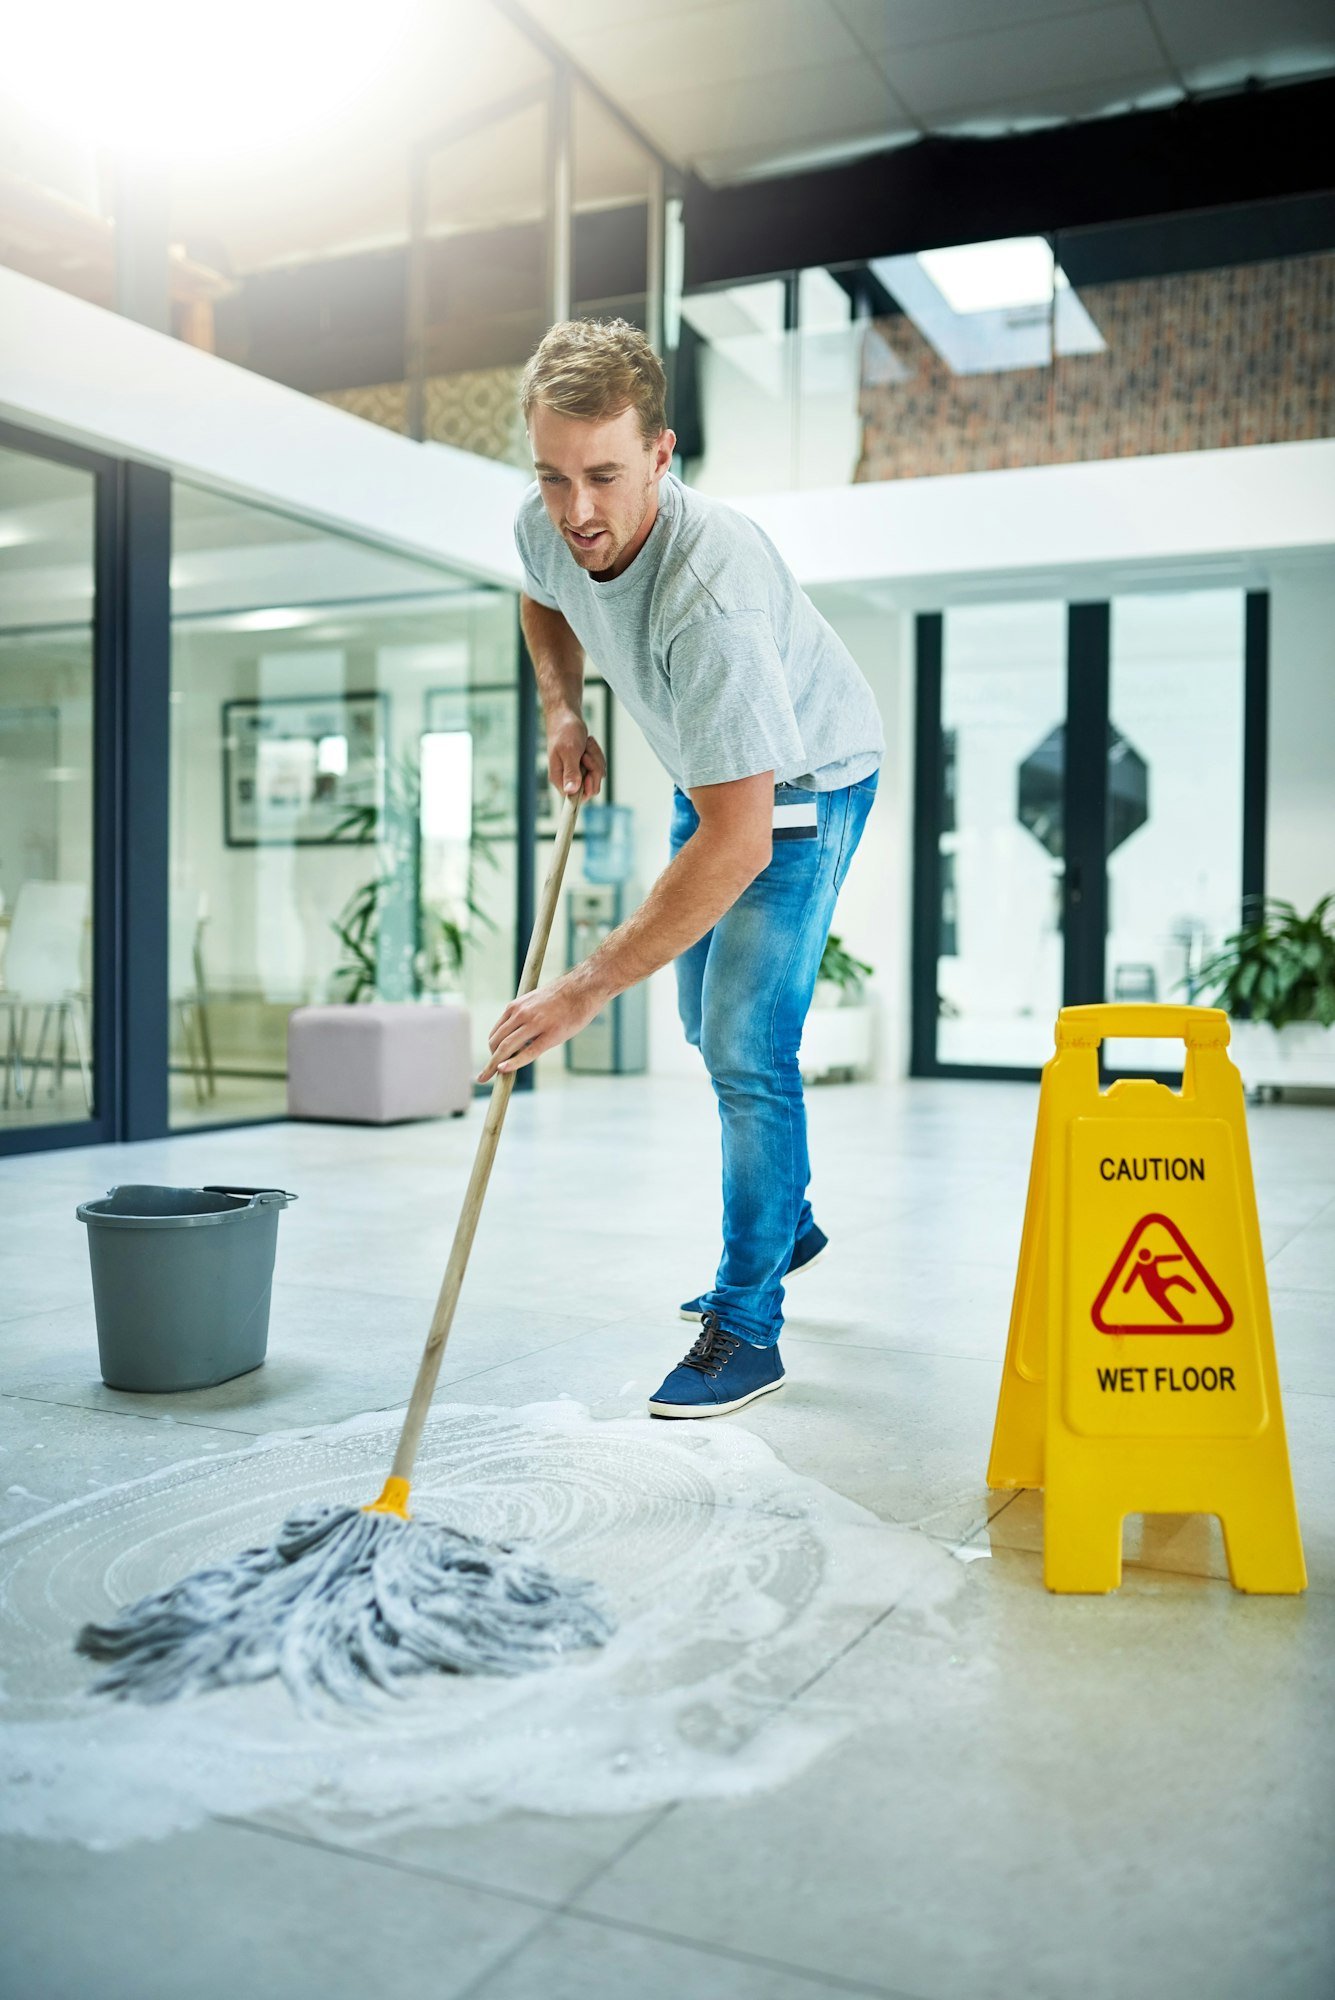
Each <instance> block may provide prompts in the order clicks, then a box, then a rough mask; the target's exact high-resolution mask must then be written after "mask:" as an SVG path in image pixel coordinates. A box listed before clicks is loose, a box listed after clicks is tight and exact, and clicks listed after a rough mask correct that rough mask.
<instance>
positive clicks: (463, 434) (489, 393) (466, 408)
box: [319, 368, 533, 471]
mask: <svg viewBox="0 0 1335 2000" xmlns="http://www.w3.org/2000/svg"><path fill="white" fill-rule="evenodd" d="M522 373H523V370H522V369H520V368H477V369H472V370H470V371H469V372H468V373H466V374H460V375H433V376H431V377H430V378H429V379H428V381H427V385H426V433H427V436H428V437H429V438H432V439H434V440H435V442H436V443H438V444H453V445H458V446H459V448H460V449H461V450H462V451H475V452H478V453H480V454H481V455H482V456H483V457H484V458H499V459H504V460H505V461H506V462H507V463H509V464H511V465H518V466H520V467H522V468H523V469H524V470H525V471H531V470H532V466H533V459H532V454H531V453H530V452H529V449H528V440H527V438H526V436H525V434H524V424H523V419H522V418H521V416H520V414H519V378H520V376H521V374H522ZM319 400H320V401H321V402H322V403H333V404H334V405H335V406H336V407H337V408H338V409H340V410H351V411H352V413H353V415H354V416H358V417H365V418H366V419H367V421H368V422H369V423H373V424H383V425H384V427H385V429H386V430H391V431H403V430H406V429H407V427H408V391H407V388H406V386H405V385H404V384H403V383H402V382H384V383H380V384H378V385H377V386H376V387H374V388H369V389H337V390H330V391H329V392H328V393H327V394H325V395H322V396H321V397H320V399H319Z"/></svg>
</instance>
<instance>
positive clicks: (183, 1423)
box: [0, 1389, 266, 1438]
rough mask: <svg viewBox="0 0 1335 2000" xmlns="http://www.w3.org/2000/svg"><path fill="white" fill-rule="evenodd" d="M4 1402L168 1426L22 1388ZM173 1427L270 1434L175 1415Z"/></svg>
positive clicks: (145, 1413) (143, 1414)
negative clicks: (37, 1393) (31, 1393)
mask: <svg viewBox="0 0 1335 2000" xmlns="http://www.w3.org/2000/svg"><path fill="white" fill-rule="evenodd" d="M0 1403H30V1404H32V1405H33V1406H34V1407H35V1408H37V1409H42V1410H78V1411H80V1412H81V1414H82V1415H83V1416H86V1417H129V1418H130V1419H131V1421H132V1422H134V1423H138V1424H166V1423H167V1418H166V1417H158V1416H155V1415H154V1414H153V1412H152V1411H151V1410H122V1409H120V1408H119V1407H117V1406H116V1405H114V1404H109V1403H70V1402H66V1401H65V1399H64V1398H63V1397H60V1396H32V1395H28V1394H25V1392H24V1391H23V1390H22V1389H0ZM170 1421H171V1427H172V1428H173V1429H175V1428H180V1429H182V1430H195V1431H202V1430H211V1431H225V1432H226V1433H227V1435H228V1437H241V1438H257V1437H263V1436H265V1435H266V1433H265V1432H263V1431H243V1430H238V1429H237V1427H236V1425H235V1424H218V1423H206V1422H205V1421H204V1420H203V1419H202V1418H200V1417H179V1416H177V1415H176V1413H175V1411H173V1412H172V1413H171V1420H170Z"/></svg>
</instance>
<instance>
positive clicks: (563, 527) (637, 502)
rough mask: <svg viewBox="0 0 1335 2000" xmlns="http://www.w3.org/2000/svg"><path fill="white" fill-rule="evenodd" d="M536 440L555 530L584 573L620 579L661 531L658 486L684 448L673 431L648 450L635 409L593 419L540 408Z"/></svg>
mask: <svg viewBox="0 0 1335 2000" xmlns="http://www.w3.org/2000/svg"><path fill="white" fill-rule="evenodd" d="M528 436H529V443H530V445H531V446H532V448H533V468H534V471H535V472H536V473H537V476H538V485H539V488H540V489H541V492H542V497H543V500H544V501H545V503H546V507H547V512H548V515H549V516H550V518H551V523H552V526H553V527H554V528H555V529H556V532H557V533H558V534H559V535H560V537H561V539H562V541H563V542H564V543H565V545H566V547H567V548H568V549H569V550H570V553H571V554H572V555H573V556H574V558H575V561H576V562H577V563H578V564H579V566H580V568H581V569H584V570H588V571H589V573H590V574H591V575H593V576H603V575H606V574H611V575H613V576H619V575H620V573H621V571H622V570H623V569H626V568H628V567H629V565H630V563H631V561H632V560H633V558H634V557H635V556H636V555H637V554H638V553H639V550H640V548H641V546H642V545H643V543H644V541H645V539H646V537H647V536H648V533H649V530H650V528H651V527H652V526H653V523H654V516H655V514H656V512H657V509H658V482H659V480H660V479H661V478H662V477H663V474H664V473H665V472H666V471H667V469H668V467H669V466H670V465H671V463H672V451H673V447H674V446H675V444H676V439H675V438H674V437H673V435H672V432H671V431H662V432H660V434H659V436H658V438H657V439H656V441H655V442H654V443H653V444H652V445H647V444H646V443H645V442H644V439H643V438H642V436H641V435H640V425H639V418H638V417H637V415H636V413H635V411H634V410H633V409H628V410H622V411H621V412H620V414H619V415H618V416H615V417H603V418H600V419H597V420H596V421H589V420H588V419H586V418H583V417H563V416H561V415H559V414H558V412H557V411H555V410H549V409H546V408H544V407H543V405H542V404H538V405H536V406H535V408H534V409H533V410H532V411H531V413H530V415H529V425H528Z"/></svg>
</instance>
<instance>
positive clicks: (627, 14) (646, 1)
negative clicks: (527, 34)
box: [523, 0, 730, 45]
mask: <svg viewBox="0 0 1335 2000" xmlns="http://www.w3.org/2000/svg"><path fill="white" fill-rule="evenodd" d="M729 4H730V0H523V6H524V11H525V13H526V14H527V15H528V17H529V19H530V20H531V21H534V22H536V24H537V25H538V26H539V27H540V28H545V29H546V31H547V33H548V34H549V35H552V36H554V37H555V39H556V40H557V41H559V42H561V43H562V44H563V45H565V44H568V43H569V41H570V39H571V37H572V36H574V35H589V34H593V33H594V32H596V31H597V30H598V29H600V28H607V29H609V30H616V29H618V28H623V27H625V25H626V23H627V22H629V21H634V22H640V21H655V20H657V19H658V18H659V17H660V16H661V15H662V14H664V13H667V12H671V14H672V15H673V17H674V19H680V20H681V21H683V22H685V20H686V17H687V16H688V15H691V14H710V13H715V12H717V11H718V9H719V8H720V7H726V6H728V5H729Z"/></svg>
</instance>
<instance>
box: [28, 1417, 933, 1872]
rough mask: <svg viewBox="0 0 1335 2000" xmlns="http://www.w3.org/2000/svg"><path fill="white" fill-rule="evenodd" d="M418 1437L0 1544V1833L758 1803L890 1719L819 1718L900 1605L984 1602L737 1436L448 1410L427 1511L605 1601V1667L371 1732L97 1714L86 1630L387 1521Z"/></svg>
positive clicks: (337, 1436) (377, 1715)
mask: <svg viewBox="0 0 1335 2000" xmlns="http://www.w3.org/2000/svg"><path fill="white" fill-rule="evenodd" d="M400 1421H401V1417H400V1413H397V1412H393V1411H388V1412H380V1413H377V1414H375V1415H372V1416H367V1417H359V1418H355V1419H353V1420H352V1421H351V1422H349V1423H346V1424H341V1425H337V1426H334V1427H331V1428H326V1429H321V1430H315V1431H305V1432H293V1433H288V1434H285V1435H280V1436H276V1437H272V1438H266V1439H263V1440H261V1441H260V1442H259V1443H258V1444H257V1445H253V1446H247V1447H246V1448H245V1449H244V1450H242V1451H239V1452H236V1453H233V1454H229V1455H227V1456H217V1455H211V1456H209V1457H207V1458H201V1459H195V1460H192V1461H189V1462H186V1463H183V1464H179V1465H175V1466H172V1467H170V1468H167V1469H165V1470H163V1471H160V1472H156V1473H153V1474H150V1475H149V1476H148V1477H146V1478H141V1479H137V1480H135V1481H132V1482H130V1483H128V1484H126V1485H123V1486H117V1487H112V1488H109V1489H106V1490H104V1491H102V1492H99V1493H97V1494H95V1495H90V1496H89V1497H88V1498H86V1499H80V1500H75V1501H71V1502H69V1503H67V1504H66V1505H63V1506H59V1507H56V1508H53V1509H52V1510H51V1511H50V1512H48V1513H46V1514H43V1515H40V1516H38V1517H37V1518H35V1519H33V1520H31V1521H28V1522H25V1523H23V1524H22V1525H21V1526H20V1527H17V1528H14V1529H11V1530H10V1531H9V1532H8V1533H7V1534H5V1535H0V1628H2V1629H3V1631H4V1642H3V1661H2V1662H0V1831H7V1832H12V1833H18V1834H24V1835H29V1836H32V1837H36V1838H46V1839H66V1840H77V1841H80V1842H83V1843H84V1844H86V1845H88V1846H92V1847H115V1846H120V1845H124V1844H126V1843H128V1842H131V1841H135V1840H141V1839H151V1838H156V1837H161V1836H162V1835H164V1834H167V1833H171V1832H175V1831H180V1830H184V1829H185V1828H188V1827H190V1826H194V1825H197V1824H199V1823H200V1822H201V1821H203V1820H204V1819H206V1818H208V1817H210V1816H212V1815H218V1814H233V1815H244V1814H256V1813H263V1814H266V1815H268V1816H270V1817H271V1818H274V1819H276V1820H278V1821H279V1822H281V1823H282V1824H284V1825H286V1826H288V1827H290V1828H292V1829H293V1830H296V1831H301V1832H307V1833H310V1834H312V1835H315V1836H317V1837H320V1838H323V1839H333V1840H338V1839H339V1838H340V1837H344V1838H348V1839H358V1840H361V1841H365V1840H366V1839H367V1838H374V1837H375V1836H377V1835H387V1834H392V1833H396V1832H401V1831H405V1830H409V1829H414V1828H423V1827H451V1826H459V1825H464V1824H467V1823H470V1822H477V1821H481V1820H486V1819H491V1818H495V1817H497V1816H499V1815H501V1814H503V1813H506V1812H510V1811H514V1810H516V1809H527V1810H529V1811H536V1812H546V1813H558V1814H581V1813H613V1812H636V1811H641V1810H644V1809H646V1808H649V1807H654V1806H659V1805H664V1804H667V1803H670V1802H672V1801H674V1800H678V1799H686V1798H691V1799H702V1798H715V1799H721V1798H735V1797H740V1796H744V1795H746V1794H749V1793H752V1792H755V1791H757V1790H760V1789H763V1788H765V1787H768V1786H773V1785H778V1784H782V1783H784V1782H786V1781H787V1780H788V1779H790V1778H791V1777H793V1776H795V1775H796V1774H797V1773H798V1772H799V1771H800V1770H802V1769H804V1768H805V1767H806V1766H807V1765H808V1764H809V1763H811V1762H812V1761H813V1760H814V1759H815V1758H816V1757H817V1756H819V1755H820V1754H822V1752H823V1751H825V1750H826V1749H827V1748H829V1747H832V1746H833V1744H834V1743H836V1742H837V1741H839V1740H841V1739H842V1738H843V1737H844V1736H846V1735H847V1734H848V1733H849V1732H850V1731H851V1730H852V1729H855V1728H857V1727H858V1726H859V1725H860V1724H861V1723H863V1722H865V1721H866V1720H867V1716H866V1714H865V1712H858V1711H855V1710H854V1709H852V1708H850V1707H849V1706H847V1705H846V1704H845V1705H840V1704H839V1703H838V1702H835V1701H833V1700H831V1699H829V1698H825V1697H823V1696H822V1692H821V1687H820V1676H821V1674H822V1671H823V1669H824V1668H825V1667H826V1666H828V1665H829V1663H830V1662H831V1661H832V1660H833V1659H834V1658H835V1657H836V1656H837V1655H838V1654H839V1653H840V1652H841V1651H843V1650H844V1649H845V1648H846V1647H847V1646H849V1645H851V1644H852V1643H853V1642H854V1641H855V1640H856V1639H857V1637H858V1636H859V1635H860V1634H861V1633H863V1632H864V1631H866V1630H867V1629H868V1627H869V1626H870V1625H871V1624H873V1623H874V1622H875V1621H876V1620H877V1619H879V1618H881V1617H882V1616H884V1614H885V1613H886V1612H887V1611H888V1610H889V1609H890V1608H891V1607H893V1606H897V1605H898V1606H904V1605H908V1606H909V1607H911V1610H910V1611H909V1612H908V1613H907V1614H905V1613H903V1612H901V1614H900V1615H911V1616H914V1617H918V1618H925V1619H928V1620H932V1619H934V1617H935V1615H936V1612H937V1610H938V1608H939V1607H940V1605H941V1604H942V1602H943V1601H944V1599H945V1598H947V1597H948V1596H949V1595H950V1594H951V1593H952V1591H953V1590H954V1589H955V1587H956V1586H957V1584H958V1582H959V1581H960V1578H961V1575H962V1572H961V1570H960V1567H959V1565H958V1564H956V1563H955V1562H954V1561H952V1559H951V1557H950V1556H949V1555H948V1554H947V1553H946V1551H945V1550H944V1549H943V1548H942V1547H941V1546H940V1545H939V1544H936V1543H934V1542H932V1541H930V1540H929V1539H928V1538H927V1537H926V1536H925V1535H923V1534H920V1533H918V1532H916V1531H914V1530H913V1529H909V1528H898V1527H894V1526H890V1525H887V1524H886V1523H884V1522H882V1521H880V1520H879V1519H878V1518H877V1517H876V1516H875V1515H873V1514H871V1513H869V1512H868V1511H867V1510H866V1509H865V1508H863V1507H860V1506H858V1505H857V1504H856V1503H854V1502H853V1501H850V1500H846V1499H844V1498H842V1497H841V1496H840V1495H838V1494H836V1493H833V1492H831V1491H830V1490H829V1489H828V1488H826V1487H824V1486H822V1485H820V1484H819V1483H818V1482H816V1481H814V1480H810V1479H807V1478H804V1477H802V1476H801V1475H799V1474H795V1473H793V1472H791V1471H789V1469H788V1468H787V1467H786V1466H785V1465H784V1464H783V1462H782V1461H781V1460H780V1459H779V1458H778V1457H776V1455H775V1454H774V1453H773V1452H772V1451H771V1450H770V1448H769V1447H768V1446H767V1445H766V1444H764V1443H763V1442H762V1440H760V1439H759V1438H757V1437H756V1436H754V1435H753V1434H752V1433H751V1432H749V1431H747V1430H745V1429H744V1428H742V1427H741V1426H738V1425H735V1424H724V1423H717V1422H716V1423H708V1424H683V1425H680V1426H669V1425H665V1424H661V1423H654V1422H653V1421H652V1420H651V1419H649V1418H647V1417H644V1418H639V1417H635V1418H620V1419H616V1420H613V1421H609V1422H595V1421H594V1420H592V1419H591V1418H590V1417H589V1415H588V1414H587V1412H586V1411H585V1410H584V1409H583V1408H582V1406H581V1405H579V1404H577V1403H574V1402H572V1401H568V1400H565V1399H562V1400H561V1401H559V1402H556V1403H545V1404H533V1405H530V1406H529V1407H527V1408H524V1409H517V1410H506V1409H496V1408H486V1407H473V1406H469V1405H463V1404H456V1405H447V1406H445V1407H443V1408H441V1409H440V1410H438V1411H437V1412H436V1413H435V1415H434V1416H433V1418H432V1420H431V1422H430V1424H429V1426H428V1429H427V1431H426V1435H425V1437H424V1440H423V1445H422V1451H421V1455H420V1458H419V1460H418V1469H417V1477H416V1480H415V1482H414V1487H413V1507H414V1511H415V1513H416V1514H418V1515H419V1516H422V1517H425V1518H433V1519H437V1520H442V1521H446V1522H448V1523H449V1524H450V1525H451V1526H453V1527H457V1528H461V1529H464V1530H465V1531H467V1532H468V1533H470V1534H475V1535H479V1536H481V1537H483V1538H484V1539H486V1540H488V1541H501V1540H503V1541H507V1542H512V1543H519V1544H523V1545H526V1546H527V1547H528V1548H529V1549H531V1550H532V1552H533V1553H535V1554H537V1555H539V1556H540V1557H541V1558H542V1560H543V1561H545V1562H548V1563H550V1564H551V1566H552V1567H553V1568H556V1569H559V1570H561V1571H563V1572H564V1573H566V1574H568V1575H571V1576H587V1577H591V1578H593V1579H594V1580H595V1581H596V1582H597V1583H598V1584H599V1585H600V1586H601V1587H602V1589H603V1590H604V1592H605V1593H606V1596H607V1599H608V1602H609V1603H610V1605H611V1607H612V1610H613V1613H614V1615H615V1617H616V1619H617V1626H618V1629H617V1632H616V1635H615V1637H614V1638H613V1640H612V1641H611V1643H610V1644H609V1645H608V1646H607V1647H606V1648H605V1649H603V1650H601V1651H599V1652H597V1653H593V1654H583V1655H580V1656H578V1657H572V1658H571V1659H570V1660H569V1661H568V1662H564V1663H562V1664H560V1665H558V1666H556V1667H553V1668H551V1669H549V1670H547V1671H545V1672H542V1673H534V1674H529V1675H526V1676H524V1677H522V1678H521V1679H518V1680H492V1679H479V1678H470V1679H462V1678H458V1677H446V1676H432V1677H431V1678H430V1679H428V1680H424V1681H422V1682H414V1683H413V1684H411V1686H410V1687H409V1690H408V1692H407V1693H406V1694H405V1695H404V1696H403V1697H402V1698H398V1699H395V1698H393V1697H388V1696H387V1697H384V1698H382V1699H381V1700H380V1701H379V1702H378V1705H377V1707H376V1709H375V1712H374V1713H373V1714H372V1715H371V1716H369V1717H368V1716H366V1715H363V1714H352V1715H343V1716H337V1717H331V1718H321V1719H313V1718H308V1717H305V1716H302V1715H300V1714H298V1713H297V1711H296V1710H295V1709H294V1707H293V1705H292V1703H291V1700H290V1699H289V1697H288V1695H287V1694H286V1692H285V1691H284V1690H283V1688H282V1687H281V1686H280V1685H279V1684H278V1683H277V1682H276V1681H268V1682H266V1683H264V1684H262V1685H260V1686H257V1687H243V1688H233V1689H227V1690H224V1691H222V1692H220V1693H213V1694H208V1695H203V1696H198V1697H192V1698H188V1699H183V1700H180V1701H177V1702H174V1703H170V1704H168V1705H166V1706H163V1707H160V1708H149V1709H144V1708H139V1707H136V1706H134V1705H131V1704H124V1703H115V1702H111V1701H109V1700H107V1699H105V1698H99V1697H94V1696H92V1695H90V1693H89V1691H88V1684H89V1681H90V1678H91V1674H90V1670H89V1668H88V1665H87V1663H86V1662H85V1661H83V1660H80V1659H78V1658H77V1657H76V1656H75V1654H74V1652H73V1650H72V1641H73V1637H74V1634H75V1632H76V1631H77V1629H78V1628H79V1626H80V1625H81V1624H82V1623H83V1622H84V1620H85V1619H87V1618H90V1617H99V1616H105V1615H106V1613H107V1612H108V1611H109V1610H110V1609H111V1608H112V1607H114V1606H118V1605H121V1604H125V1603H128V1602H129V1601H131V1600H132V1599H134V1598H137V1597H140V1596H141V1595H143V1594H144V1593H145V1592H147V1591H150V1590H155V1589H159V1588H161V1587H162V1586H164V1585H166V1584H168V1583H171V1582H173V1581H175V1580H176V1579H177V1578H178V1577H179V1576H181V1575H183V1574H184V1573H186V1572H187V1571H189V1570H192V1569H194V1568H197V1567H199V1566H200V1565H201V1564H204V1563H207V1562H209V1561H211V1560H216V1559H218V1558H221V1557H224V1556H229V1555H232V1554H234V1553H235V1552H236V1551H238V1550H240V1549H242V1548H245V1547H248V1546H251V1545H253V1544H255V1543H262V1542H267V1541H268V1540H269V1539H270V1538H271V1537H272V1535H273V1533H274V1531H275V1529H276V1528H277V1526H278V1524H279V1522H280V1521H281V1520H282V1519H283V1517H284V1515H285V1514H286V1513H287V1512H288V1510H289V1508H290V1507H291V1506H292V1505H293V1504H294V1503H296V1502H299V1501H301V1500H303V1499H318V1500H329V1501H348V1500H353V1501H359V1500H360V1499H361V1498H362V1497H363V1495H372V1494H374V1493H375V1492H376V1491H377V1490H378V1488H379V1484H380V1480H379V1474H380V1472H381V1471H382V1469H383V1466H384V1464H385V1463H386V1462H387V1460H388V1458H389V1457H390V1455H391V1453H392V1450H393V1443H394V1439H395V1436H396V1435H397V1431H398V1426H399V1423H400ZM797 1695H800V1699H798V1700H794V1699H793V1697H794V1696H797Z"/></svg>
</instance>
